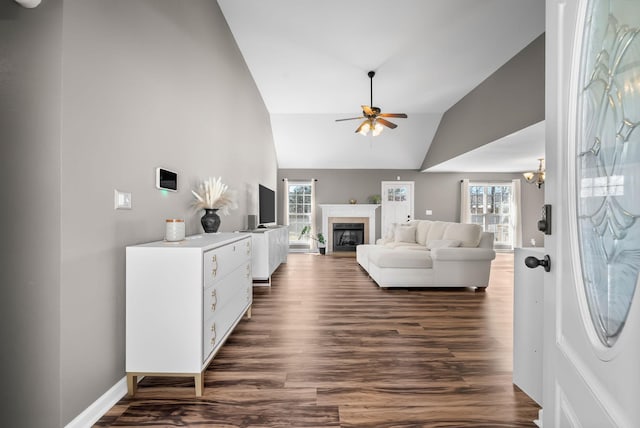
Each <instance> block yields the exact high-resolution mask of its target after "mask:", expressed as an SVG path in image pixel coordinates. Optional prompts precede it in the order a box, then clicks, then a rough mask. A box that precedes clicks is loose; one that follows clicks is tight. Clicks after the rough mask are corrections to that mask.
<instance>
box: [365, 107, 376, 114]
mask: <svg viewBox="0 0 640 428" xmlns="http://www.w3.org/2000/svg"><path fill="white" fill-rule="evenodd" d="M362 112H363V113H364V114H365V115H367V116H373V115H374V114H375V113H374V112H373V110H371V107H369V106H362Z"/></svg>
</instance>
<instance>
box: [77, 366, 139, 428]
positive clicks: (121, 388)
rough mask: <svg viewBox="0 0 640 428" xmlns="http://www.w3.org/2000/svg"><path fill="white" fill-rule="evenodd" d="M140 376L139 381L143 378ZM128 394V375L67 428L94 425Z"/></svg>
mask: <svg viewBox="0 0 640 428" xmlns="http://www.w3.org/2000/svg"><path fill="white" fill-rule="evenodd" d="M142 377H143V376H140V378H139V379H138V382H139V381H140V380H142ZM125 395H127V377H126V376H125V377H123V378H122V379H120V380H119V381H118V383H116V384H115V385H113V386H112V387H111V388H110V389H109V390H108V391H107V392H105V393H104V394H102V396H101V397H99V398H98V399H97V400H96V401H94V402H93V403H92V404H91V405H89V407H87V408H86V409H84V411H83V412H82V413H80V414H79V415H78V416H76V417H75V419H74V420H72V421H71V422H69V423H68V424H67V425H65V428H86V427H90V426H93V424H95V423H96V422H98V420H99V419H100V418H101V417H103V416H104V415H105V414H106V413H107V412H108V411H109V409H111V408H112V407H113V406H114V405H115V404H116V403H117V402H118V401H120V399H122V397H124V396H125Z"/></svg>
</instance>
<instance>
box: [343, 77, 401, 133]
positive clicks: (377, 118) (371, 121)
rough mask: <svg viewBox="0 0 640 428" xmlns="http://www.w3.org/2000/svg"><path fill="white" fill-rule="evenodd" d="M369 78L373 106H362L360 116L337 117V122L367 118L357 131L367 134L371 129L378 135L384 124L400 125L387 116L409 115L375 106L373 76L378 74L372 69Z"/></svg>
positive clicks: (388, 126) (387, 125)
mask: <svg viewBox="0 0 640 428" xmlns="http://www.w3.org/2000/svg"><path fill="white" fill-rule="evenodd" d="M367 75H368V76H369V79H370V80H371V106H365V105H363V106H362V116H359V117H350V118H347V119H336V122H342V121H345V120H356V119H365V120H364V122H362V123H361V124H360V126H358V128H357V129H356V132H357V133H359V134H362V135H367V133H368V132H369V131H371V135H373V136H374V137H377V136H378V135H380V133H381V132H382V130H383V129H384V128H383V125H384V126H386V127H387V128H391V129H394V128H397V127H398V125H396V124H395V123H392V122H389V121H388V120H386V119H384V118H385V117H399V118H403V119H404V118H406V117H407V115H406V114H405V113H382V112H381V110H380V107H373V76H375V75H376V72H375V71H370V72H369V73H367Z"/></svg>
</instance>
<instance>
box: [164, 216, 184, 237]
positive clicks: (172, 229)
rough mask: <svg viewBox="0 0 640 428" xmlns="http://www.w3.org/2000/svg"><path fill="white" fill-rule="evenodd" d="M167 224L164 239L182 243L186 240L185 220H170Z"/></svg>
mask: <svg viewBox="0 0 640 428" xmlns="http://www.w3.org/2000/svg"><path fill="white" fill-rule="evenodd" d="M166 224H167V226H166V230H165V234H164V239H166V240H167V241H182V240H183V239H184V220H182V219H177V218H169V219H167V222H166Z"/></svg>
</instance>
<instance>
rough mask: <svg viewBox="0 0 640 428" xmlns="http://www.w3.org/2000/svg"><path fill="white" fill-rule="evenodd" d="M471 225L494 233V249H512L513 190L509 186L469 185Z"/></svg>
mask: <svg viewBox="0 0 640 428" xmlns="http://www.w3.org/2000/svg"><path fill="white" fill-rule="evenodd" d="M469 203H470V212H471V223H475V224H479V225H481V226H482V228H483V230H484V231H485V232H493V233H494V247H495V248H498V249H500V248H501V249H512V248H513V233H514V219H513V216H512V214H513V209H512V206H513V189H512V185H511V184H510V183H509V184H491V183H469Z"/></svg>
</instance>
